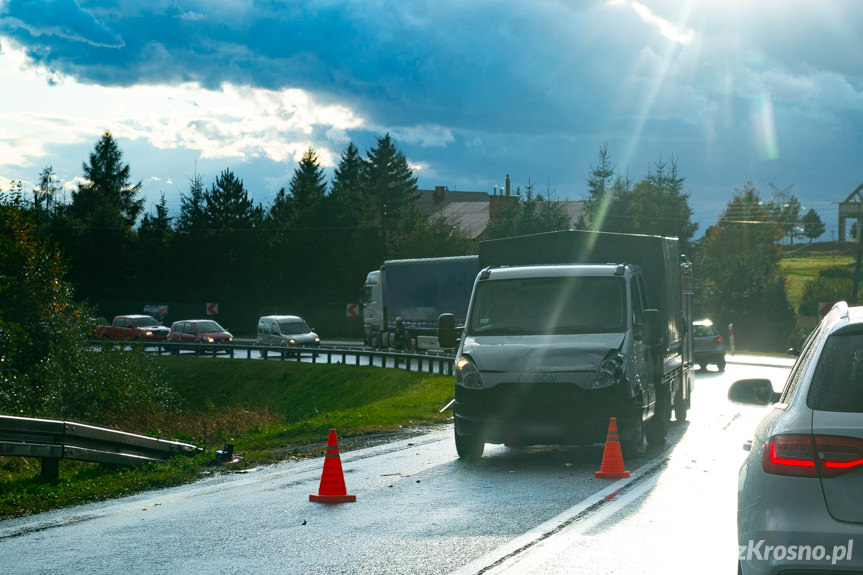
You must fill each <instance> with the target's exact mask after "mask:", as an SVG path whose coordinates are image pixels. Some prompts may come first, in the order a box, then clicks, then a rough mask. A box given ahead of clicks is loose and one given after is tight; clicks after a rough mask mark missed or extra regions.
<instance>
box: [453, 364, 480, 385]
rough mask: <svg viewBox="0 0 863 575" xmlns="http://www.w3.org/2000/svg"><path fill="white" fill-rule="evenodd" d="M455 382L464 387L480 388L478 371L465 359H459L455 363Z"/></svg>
mask: <svg viewBox="0 0 863 575" xmlns="http://www.w3.org/2000/svg"><path fill="white" fill-rule="evenodd" d="M455 381H456V383H460V384H462V385H463V386H464V387H472V388H474V389H480V388H482V376H481V375H480V374H479V370H478V369H477V368H476V366H475V365H474V364H473V362H472V361H471V360H470V359H468V358H466V357H460V358H458V360H457V361H456V362H455Z"/></svg>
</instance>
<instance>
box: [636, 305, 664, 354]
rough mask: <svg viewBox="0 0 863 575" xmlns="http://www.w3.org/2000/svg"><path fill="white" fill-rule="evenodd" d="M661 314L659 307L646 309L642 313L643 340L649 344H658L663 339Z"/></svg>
mask: <svg viewBox="0 0 863 575" xmlns="http://www.w3.org/2000/svg"><path fill="white" fill-rule="evenodd" d="M660 320H661V318H660V316H659V310H658V309H646V310H644V312H643V313H642V314H641V324H640V326H641V341H643V342H644V343H645V344H647V345H656V344H658V343H660V342H661V341H662V332H661V331H660Z"/></svg>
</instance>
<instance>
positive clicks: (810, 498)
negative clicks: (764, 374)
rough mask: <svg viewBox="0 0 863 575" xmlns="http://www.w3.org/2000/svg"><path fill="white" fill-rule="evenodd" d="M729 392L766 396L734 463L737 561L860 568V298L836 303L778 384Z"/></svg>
mask: <svg viewBox="0 0 863 575" xmlns="http://www.w3.org/2000/svg"><path fill="white" fill-rule="evenodd" d="M728 397H729V399H730V400H731V401H734V402H737V403H744V404H750V405H771V407H770V411H769V412H768V413H767V415H766V416H765V417H764V419H763V420H762V421H761V423H759V425H758V427H757V428H756V431H755V437H754V438H753V440H752V442H751V445H750V446H749V455H748V456H747V458H746V460H745V462H744V464H743V466H742V467H741V469H740V476H739V481H738V509H737V528H738V531H737V533H738V534H737V538H738V544H739V557H738V558H739V566H740V567H739V571H740V572H741V573H744V574H749V573H763V574H767V573H770V574H776V573H804V572H805V573H834V572H835V573H849V572H853V573H863V307H848V305H847V304H846V303H845V302H840V303H838V304H836V305H835V306H834V307H833V309H832V310H831V311H830V313H829V314H827V316H826V317H825V318H824V319H823V320H822V322H821V323H820V324H819V325H818V327H817V328H816V329H815V331H814V332H813V333H812V334H811V335H810V336H809V338H808V339H807V340H806V343H805V344H804V346H803V351H802V352H801V354H800V355H799V356H798V358H797V361H796V362H795V364H794V367H793V368H792V369H791V373H790V375H789V377H788V381H787V382H786V383H785V388H784V390H783V391H782V392H781V393H776V392H774V391H773V386H772V384H771V382H770V381H769V380H766V379H745V380H741V381H738V382H736V383H734V385H732V386H731V388H730V390H729V392H728Z"/></svg>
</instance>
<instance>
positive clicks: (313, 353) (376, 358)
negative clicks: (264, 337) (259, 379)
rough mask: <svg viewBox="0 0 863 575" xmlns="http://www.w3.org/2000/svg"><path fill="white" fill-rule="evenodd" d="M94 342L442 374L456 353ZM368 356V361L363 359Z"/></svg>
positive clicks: (448, 371) (103, 345)
mask: <svg viewBox="0 0 863 575" xmlns="http://www.w3.org/2000/svg"><path fill="white" fill-rule="evenodd" d="M93 345H94V346H99V347H100V349H103V350H109V349H113V348H116V347H121V348H125V347H136V348H143V349H144V350H145V351H148V352H152V353H158V354H160V355H161V354H165V353H179V352H181V351H192V352H193V353H195V355H218V354H226V355H228V356H229V357H232V358H233V357H243V356H245V358H246V359H252V352H257V354H258V355H260V356H261V358H262V359H279V360H282V361H296V362H302V361H303V360H304V359H306V360H308V359H311V362H312V363H321V364H342V365H350V362H349V358H350V359H351V360H352V361H353V365H365V366H373V367H399V368H403V369H407V370H408V371H419V372H422V371H425V372H427V373H437V374H440V375H453V359H454V356H453V355H452V354H451V353H448V352H444V351H442V352H439V353H415V352H411V353H405V352H398V351H382V350H373V349H368V348H358V347H350V348H336V347H333V348H327V347H301V346H297V347H273V346H266V345H254V344H252V345H249V344H236V343H233V344H223V343H198V344H188V343H175V342H168V341H104V340H101V341H94V342H93ZM361 359H366V360H367V361H361Z"/></svg>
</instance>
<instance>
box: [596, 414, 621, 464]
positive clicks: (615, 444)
mask: <svg viewBox="0 0 863 575" xmlns="http://www.w3.org/2000/svg"><path fill="white" fill-rule="evenodd" d="M594 476H596V477H599V478H600V479H609V478H610V479H621V478H623V477H629V472H628V471H626V469H624V467H623V453H622V452H621V451H620V438H619V437H618V435H617V418H615V417H612V418H611V421H610V422H609V423H608V436H607V437H606V440H605V450H604V451H603V452H602V465H601V466H600V468H599V471H597V472H595V473H594Z"/></svg>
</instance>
